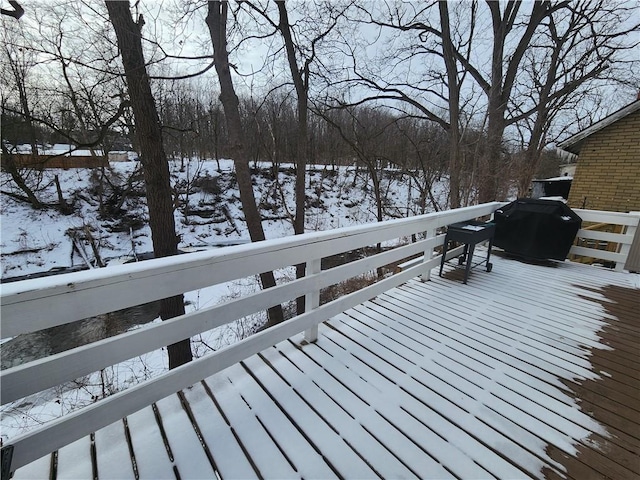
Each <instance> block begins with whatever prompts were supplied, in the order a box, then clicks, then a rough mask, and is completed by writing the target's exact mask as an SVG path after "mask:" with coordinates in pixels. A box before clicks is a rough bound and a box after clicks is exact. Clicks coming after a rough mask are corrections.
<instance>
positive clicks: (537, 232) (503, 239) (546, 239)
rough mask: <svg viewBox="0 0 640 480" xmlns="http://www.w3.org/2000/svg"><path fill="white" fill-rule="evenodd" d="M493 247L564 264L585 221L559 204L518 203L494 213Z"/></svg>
mask: <svg viewBox="0 0 640 480" xmlns="http://www.w3.org/2000/svg"><path fill="white" fill-rule="evenodd" d="M494 222H495V224H496V232H495V236H494V239H493V244H494V245H495V246H497V247H500V248H502V249H503V250H504V251H505V252H507V253H511V254H513V255H517V256H520V257H523V258H526V259H534V260H546V259H552V260H564V259H565V258H567V255H568V253H569V250H570V249H571V245H572V244H573V241H574V239H575V237H576V234H577V233H578V230H579V229H580V226H581V225H582V219H581V218H580V217H579V216H578V215H577V214H576V213H575V212H574V211H573V210H571V209H570V208H569V207H568V206H567V205H565V204H564V203H563V202H560V201H557V200H539V199H531V198H523V199H518V200H516V201H515V202H511V203H509V204H508V205H505V206H504V207H502V208H500V209H498V210H496V212H495V213H494Z"/></svg>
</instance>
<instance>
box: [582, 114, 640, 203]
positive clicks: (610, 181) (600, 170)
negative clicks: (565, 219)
mask: <svg viewBox="0 0 640 480" xmlns="http://www.w3.org/2000/svg"><path fill="white" fill-rule="evenodd" d="M569 205H570V206H571V207H573V208H588V209H592V210H610V211H614V212H629V211H640V110H638V111H636V112H634V113H632V114H630V115H628V116H626V117H625V118H623V119H621V120H618V121H617V122H615V123H613V124H611V125H609V126H608V127H605V128H603V129H602V130H600V131H598V132H596V133H594V134H593V135H591V136H590V137H588V138H587V139H586V140H585V142H584V144H583V146H582V149H581V150H580V156H579V157H578V166H577V168H576V173H575V175H574V177H573V183H572V185H571V191H570V192H569Z"/></svg>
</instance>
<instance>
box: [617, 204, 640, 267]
mask: <svg viewBox="0 0 640 480" xmlns="http://www.w3.org/2000/svg"><path fill="white" fill-rule="evenodd" d="M629 213H630V214H632V215H640V212H629ZM622 233H626V234H628V235H633V240H632V241H631V243H629V244H627V243H625V244H623V245H622V246H621V248H620V253H622V254H623V255H624V262H618V263H616V270H624V269H627V270H636V269H638V268H639V265H640V222H639V223H638V225H636V226H633V225H630V226H628V227H627V228H626V231H625V230H623V231H622Z"/></svg>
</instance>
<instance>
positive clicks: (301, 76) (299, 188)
mask: <svg viewBox="0 0 640 480" xmlns="http://www.w3.org/2000/svg"><path fill="white" fill-rule="evenodd" d="M276 4H277V5H278V12H279V16H280V23H279V25H278V28H279V30H280V32H281V34H282V38H283V39H284V45H285V49H286V51H287V60H288V62H289V70H290V71H291V78H292V80H293V84H294V86H295V89H296V96H297V99H298V101H297V110H298V112H297V113H298V125H297V126H298V130H297V132H296V183H295V197H296V214H295V217H294V220H293V232H294V234H296V235H300V234H302V233H304V218H305V199H306V190H305V183H306V167H307V159H308V158H309V141H308V132H309V126H308V112H309V108H308V102H309V98H308V93H309V63H308V62H306V63H305V65H304V68H303V69H300V68H298V62H297V60H296V53H295V46H294V44H293V38H292V36H291V24H290V23H289V14H288V12H287V6H286V4H285V2H284V1H277V2H276ZM305 269H306V265H305V264H304V263H301V264H298V265H296V278H303V277H304V276H305ZM296 308H297V312H298V315H301V314H303V313H304V310H305V299H304V297H299V298H298V299H297V300H296Z"/></svg>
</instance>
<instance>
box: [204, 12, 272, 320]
mask: <svg viewBox="0 0 640 480" xmlns="http://www.w3.org/2000/svg"><path fill="white" fill-rule="evenodd" d="M208 7H209V11H208V14H207V17H206V23H207V27H208V28H209V34H210V35H211V43H212V44H213V52H214V55H213V57H214V63H215V68H216V72H217V73H218V81H219V82H220V101H221V102H222V107H223V109H224V114H225V117H226V119H227V130H228V136H229V153H230V156H231V158H233V161H234V165H235V168H236V178H237V181H238V189H239V190H240V201H241V202H242V211H243V213H244V217H245V221H246V222H247V228H248V229H249V235H250V237H251V241H252V242H259V241H262V240H264V239H265V236H264V230H263V228H262V218H261V217H260V212H259V211H258V207H257V205H256V198H255V194H254V192H253V185H252V183H251V171H250V169H249V159H248V157H247V153H246V149H245V146H244V144H243V138H244V135H243V129H242V121H241V119H240V108H239V103H240V102H239V101H238V96H237V95H236V92H235V88H234V86H233V81H232V79H231V70H230V68H229V54H228V52H227V10H228V4H227V2H220V1H210V2H209V3H208ZM260 281H261V283H262V288H271V287H274V286H275V285H276V281H275V277H274V276H273V272H264V273H261V274H260ZM268 313H269V321H268V323H267V326H272V325H276V324H278V323H280V322H282V321H283V320H284V315H283V313H282V307H281V306H280V305H276V306H274V307H271V308H270V309H269V311H268Z"/></svg>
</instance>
